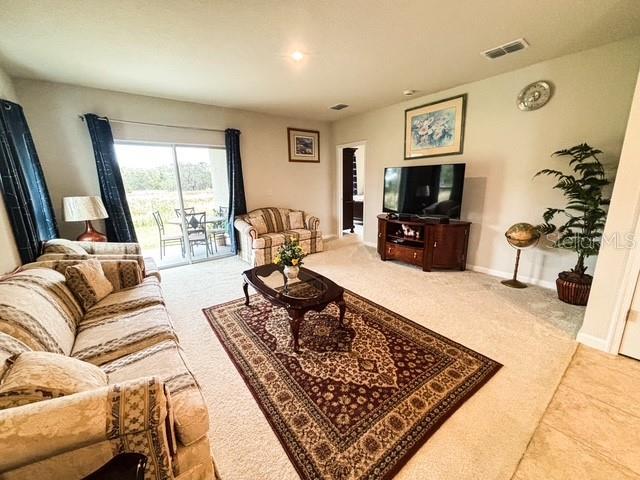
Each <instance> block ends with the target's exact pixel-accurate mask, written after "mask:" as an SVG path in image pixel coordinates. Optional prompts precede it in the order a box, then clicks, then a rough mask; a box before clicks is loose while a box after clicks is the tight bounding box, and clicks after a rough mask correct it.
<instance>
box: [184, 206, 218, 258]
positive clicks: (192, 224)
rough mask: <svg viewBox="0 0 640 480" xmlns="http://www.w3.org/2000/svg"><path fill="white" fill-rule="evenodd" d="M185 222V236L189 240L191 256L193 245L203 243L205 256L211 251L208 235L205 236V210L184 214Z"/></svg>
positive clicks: (192, 254)
mask: <svg viewBox="0 0 640 480" xmlns="http://www.w3.org/2000/svg"><path fill="white" fill-rule="evenodd" d="M185 222H186V225H187V238H188V240H189V250H190V252H191V256H192V257H193V256H194V251H193V247H194V246H195V245H204V246H205V247H206V254H207V257H208V256H209V253H212V252H211V245H210V244H209V237H208V236H207V214H206V212H194V213H186V214H185Z"/></svg>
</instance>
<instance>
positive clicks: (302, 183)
mask: <svg viewBox="0 0 640 480" xmlns="http://www.w3.org/2000/svg"><path fill="white" fill-rule="evenodd" d="M14 83H15V87H16V90H17V92H18V94H19V95H20V98H21V99H22V105H23V107H24V109H25V112H26V115H27V119H28V121H29V126H30V127H31V132H32V134H33V137H34V140H35V143H36V148H37V149H38V154H39V156H40V160H41V162H42V167H43V170H44V174H45V177H46V179H47V184H48V186H49V191H50V194H51V198H52V202H53V204H54V208H55V210H56V215H57V219H58V224H59V227H60V232H61V235H63V236H65V237H68V238H72V237H74V236H76V235H77V234H78V233H79V232H80V231H81V228H82V226H81V225H78V224H69V223H65V222H64V221H63V219H62V215H61V212H60V210H61V202H62V197H64V196H69V195H96V194H99V191H100V190H99V186H98V179H97V175H96V169H95V163H94V157H93V150H92V147H91V141H90V139H89V133H88V132H87V128H86V125H85V124H84V122H82V121H81V120H80V119H79V118H78V115H79V114H83V113H88V112H91V113H96V114H98V115H106V116H108V117H112V118H120V119H125V120H136V121H142V122H154V123H162V124H172V125H185V126H194V127H204V128H219V129H224V128H237V129H239V130H241V131H242V135H241V136H240V142H241V152H242V162H243V173H244V180H245V190H246V196H247V206H248V208H249V209H254V208H259V207H267V206H276V207H291V208H299V209H303V210H306V211H309V212H311V213H313V214H314V215H316V216H318V217H319V218H320V222H321V228H322V229H323V230H325V231H327V230H330V229H331V228H332V227H333V226H334V225H335V218H334V216H335V214H334V210H335V208H334V207H333V197H332V195H331V192H332V188H333V187H332V178H333V177H332V173H331V172H333V171H334V170H333V169H334V165H333V162H332V161H331V160H332V153H331V150H330V148H329V145H331V144H332V143H331V141H330V128H329V125H328V124H327V123H325V122H314V121H309V120H299V119H291V118H283V117H277V116H271V115H264V114H259V113H253V112H247V111H241V110H234V109H229V108H222V107H215V106H209V105H200V104H195V103H187V102H177V101H173V100H165V99H160V98H153V97H145V96H140V95H130V94H125V93H119V92H112V91H106V90H97V89H92V88H84V87H77V86H71V85H63V84H58V83H50V82H41V81H34V80H24V79H16V80H15V81H14ZM287 127H300V128H308V129H314V130H319V131H320V155H321V161H320V163H317V164H311V163H309V164H305V163H290V162H289V161H288V152H287ZM164 130H165V132H166V135H167V136H166V138H165V139H164V140H165V141H172V140H173V139H172V137H171V135H172V133H171V132H172V129H164Z"/></svg>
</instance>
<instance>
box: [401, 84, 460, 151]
mask: <svg viewBox="0 0 640 480" xmlns="http://www.w3.org/2000/svg"><path fill="white" fill-rule="evenodd" d="M466 109H467V94H466V93H465V94H462V95H457V96H455V97H450V98H445V99H444V100H438V101H437V102H432V103H427V104H425V105H419V106H417V107H413V108H409V109H407V110H405V111H404V159H405V160H413V159H415V158H425V157H440V156H445V155H458V154H461V153H462V151H463V147H464V126H465V116H466Z"/></svg>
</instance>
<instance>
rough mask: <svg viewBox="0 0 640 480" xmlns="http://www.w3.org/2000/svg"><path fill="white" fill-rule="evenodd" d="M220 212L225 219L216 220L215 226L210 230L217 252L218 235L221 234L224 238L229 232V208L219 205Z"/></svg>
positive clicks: (210, 236)
mask: <svg viewBox="0 0 640 480" xmlns="http://www.w3.org/2000/svg"><path fill="white" fill-rule="evenodd" d="M218 212H219V216H220V217H222V218H223V219H224V220H221V221H219V222H216V223H215V225H214V226H213V228H211V229H210V230H209V238H210V240H211V243H212V244H213V247H214V248H215V250H216V253H218V242H216V236H221V237H222V238H224V236H225V235H226V234H227V233H228V232H227V230H228V228H227V225H228V218H227V216H228V215H229V208H228V207H219V208H218Z"/></svg>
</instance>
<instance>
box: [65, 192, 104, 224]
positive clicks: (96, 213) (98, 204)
mask: <svg viewBox="0 0 640 480" xmlns="http://www.w3.org/2000/svg"><path fill="white" fill-rule="evenodd" d="M62 206H63V208H64V219H65V220H66V221H67V222H84V221H86V220H100V219H102V218H107V217H108V216H109V215H108V214H107V210H106V209H105V208H104V204H103V203H102V199H101V198H100V197H64V198H63V199H62Z"/></svg>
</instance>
